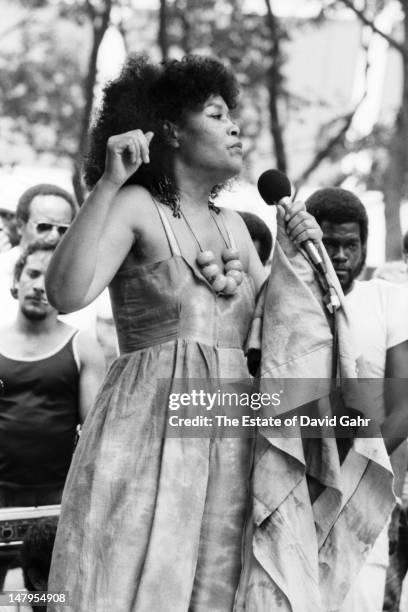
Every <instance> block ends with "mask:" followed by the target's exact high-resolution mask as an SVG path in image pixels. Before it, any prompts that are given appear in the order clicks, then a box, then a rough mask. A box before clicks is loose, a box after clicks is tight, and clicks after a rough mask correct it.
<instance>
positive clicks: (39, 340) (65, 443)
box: [0, 242, 105, 586]
mask: <svg viewBox="0 0 408 612" xmlns="http://www.w3.org/2000/svg"><path fill="white" fill-rule="evenodd" d="M54 249H55V246H52V245H50V244H46V243H38V242H37V243H34V244H32V245H30V246H29V247H28V248H27V249H26V250H25V251H24V252H23V254H22V256H21V257H20V259H19V260H18V262H17V264H16V268H15V277H14V287H13V295H14V297H16V299H17V300H18V312H17V318H16V320H15V322H14V323H13V324H12V325H9V326H7V327H6V328H3V329H1V330H0V507H12V506H37V505H48V504H58V503H60V501H61V495H62V490H63V487H64V482H65V478H66V475H67V472H68V468H69V465H70V462H71V457H72V453H73V449H74V441H75V436H76V429H77V425H78V424H81V423H82V422H83V421H84V420H85V417H86V414H87V411H88V410H89V408H90V407H91V405H92V403H93V400H94V398H95V396H96V392H97V390H98V388H99V385H100V383H101V381H102V378H103V375H104V369H105V364H104V358H103V353H102V349H101V348H100V346H99V345H98V344H97V342H96V341H95V340H94V339H93V338H92V337H91V336H89V335H87V334H86V333H85V332H82V331H80V332H78V331H77V330H75V329H74V328H73V327H70V326H69V325H66V324H65V323H63V322H61V321H59V320H58V312H57V311H56V310H55V309H54V308H53V307H52V306H51V305H50V304H49V303H48V300H47V297H46V294H45V289H44V276H45V273H46V270H47V267H48V264H49V261H50V259H51V256H52V253H53V251H54ZM6 569H7V568H6V567H3V571H2V567H1V565H0V586H1V583H2V575H1V574H2V573H3V578H4V574H5V572H6Z"/></svg>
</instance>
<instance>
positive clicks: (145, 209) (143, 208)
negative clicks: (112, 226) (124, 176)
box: [112, 185, 155, 227]
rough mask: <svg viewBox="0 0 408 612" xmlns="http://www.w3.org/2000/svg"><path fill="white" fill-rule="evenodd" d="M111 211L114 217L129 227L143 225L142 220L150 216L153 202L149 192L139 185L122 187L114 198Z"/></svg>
mask: <svg viewBox="0 0 408 612" xmlns="http://www.w3.org/2000/svg"><path fill="white" fill-rule="evenodd" d="M114 204H115V205H114V206H113V208H112V210H113V211H114V214H115V216H116V215H120V216H121V217H122V218H124V219H125V220H126V222H127V223H129V224H130V226H131V227H140V225H143V219H146V218H148V217H149V216H151V211H152V208H154V206H155V204H154V200H153V197H152V195H151V194H150V192H149V191H148V190H147V189H146V188H145V187H142V186H141V185H126V186H125V187H122V188H121V189H120V190H119V191H118V193H117V195H116V198H115V203H114Z"/></svg>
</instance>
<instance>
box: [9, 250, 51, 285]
mask: <svg viewBox="0 0 408 612" xmlns="http://www.w3.org/2000/svg"><path fill="white" fill-rule="evenodd" d="M55 248H56V245H55V244H50V243H48V242H42V241H40V240H38V241H37V242H32V243H31V244H29V245H28V246H27V248H26V249H24V251H23V252H22V253H21V255H20V257H19V258H18V260H17V262H16V265H15V266H14V284H15V283H18V281H19V280H20V277H21V273H22V271H23V269H24V266H25V265H26V263H27V259H28V257H29V256H30V255H32V254H33V253H37V252H38V251H49V252H50V253H53V252H54V251H55ZM13 297H14V295H13Z"/></svg>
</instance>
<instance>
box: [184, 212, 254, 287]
mask: <svg viewBox="0 0 408 612" xmlns="http://www.w3.org/2000/svg"><path fill="white" fill-rule="evenodd" d="M209 211H210V217H211V218H212V220H213V221H214V223H215V225H216V227H217V229H218V231H219V233H220V236H221V238H222V240H223V242H224V244H225V247H224V248H223V250H222V251H221V258H222V261H223V262H224V274H223V273H222V272H221V270H220V267H219V265H218V264H217V263H216V258H215V255H214V253H213V252H212V251H204V250H203V248H202V246H201V244H200V241H199V240H198V238H197V236H196V234H195V232H194V230H193V228H192V227H191V225H190V223H189V222H188V220H187V218H186V216H185V214H184V213H183V211H182V210H181V208H180V214H181V216H182V218H183V219H184V221H185V223H186V225H187V227H188V229H189V230H190V232H191V234H192V236H193V238H194V240H195V241H196V243H197V246H198V248H199V251H200V252H199V253H198V255H197V259H196V262H197V265H198V267H199V268H200V270H201V273H202V275H203V276H204V278H205V279H206V280H207V281H208V282H209V283H210V285H211V286H212V288H213V289H214V291H215V292H216V293H217V294H219V295H225V296H232V295H234V294H235V293H236V291H237V289H238V286H239V285H240V284H241V283H242V278H243V276H242V271H243V269H244V267H243V265H242V262H241V260H240V259H239V251H238V249H234V248H232V246H231V243H230V242H228V241H227V239H226V238H225V236H224V234H223V232H222V231H221V228H220V226H219V225H218V223H217V220H216V218H215V217H214V216H213V214H212V209H211V207H209ZM223 225H224V231H225V234H226V236H227V238H228V232H227V229H226V227H225V224H224V222H223Z"/></svg>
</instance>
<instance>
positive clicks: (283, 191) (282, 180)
mask: <svg viewBox="0 0 408 612" xmlns="http://www.w3.org/2000/svg"><path fill="white" fill-rule="evenodd" d="M258 191H259V193H260V195H261V197H262V199H263V200H265V202H266V203H267V204H268V205H269V206H271V205H272V204H277V203H278V202H279V200H281V199H282V198H284V197H285V196H289V197H290V194H291V192H292V187H291V184H290V180H289V179H288V177H287V176H286V174H283V172H281V171H280V170H266V172H263V173H262V174H261V176H260V177H259V179H258Z"/></svg>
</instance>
